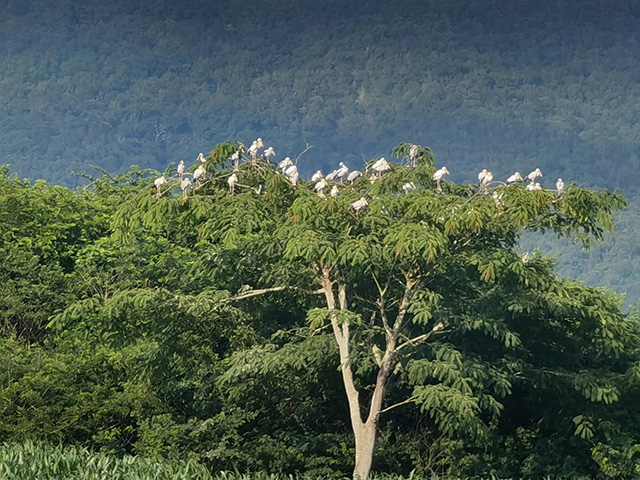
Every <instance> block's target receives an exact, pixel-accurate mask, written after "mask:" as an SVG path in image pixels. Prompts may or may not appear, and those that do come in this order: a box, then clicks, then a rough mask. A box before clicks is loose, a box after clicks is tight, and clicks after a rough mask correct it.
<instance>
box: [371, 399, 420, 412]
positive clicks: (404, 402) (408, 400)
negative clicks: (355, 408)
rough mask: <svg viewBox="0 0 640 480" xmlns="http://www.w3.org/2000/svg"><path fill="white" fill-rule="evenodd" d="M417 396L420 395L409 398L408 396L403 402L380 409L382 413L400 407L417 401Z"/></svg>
mask: <svg viewBox="0 0 640 480" xmlns="http://www.w3.org/2000/svg"><path fill="white" fill-rule="evenodd" d="M417 398H418V397H409V398H407V399H406V400H404V401H402V402H398V403H394V404H393V405H391V406H389V407H387V408H383V409H382V410H380V414H383V413H384V412H388V411H389V410H391V409H394V408H396V407H400V406H402V405H406V404H407V403H412V402H415V401H416V399H417Z"/></svg>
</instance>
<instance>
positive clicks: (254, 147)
mask: <svg viewBox="0 0 640 480" xmlns="http://www.w3.org/2000/svg"><path fill="white" fill-rule="evenodd" d="M259 148H260V146H259V145H258V143H257V142H256V141H254V142H253V143H252V144H251V146H250V147H249V153H250V154H251V163H252V164H253V165H255V164H256V156H257V155H258V149H259Z"/></svg>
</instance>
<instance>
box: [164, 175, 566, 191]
mask: <svg viewBox="0 0 640 480" xmlns="http://www.w3.org/2000/svg"><path fill="white" fill-rule="evenodd" d="M163 178H164V177H163ZM556 189H557V190H558V193H562V192H563V191H564V182H563V181H562V179H561V178H559V179H558V181H557V182H556Z"/></svg>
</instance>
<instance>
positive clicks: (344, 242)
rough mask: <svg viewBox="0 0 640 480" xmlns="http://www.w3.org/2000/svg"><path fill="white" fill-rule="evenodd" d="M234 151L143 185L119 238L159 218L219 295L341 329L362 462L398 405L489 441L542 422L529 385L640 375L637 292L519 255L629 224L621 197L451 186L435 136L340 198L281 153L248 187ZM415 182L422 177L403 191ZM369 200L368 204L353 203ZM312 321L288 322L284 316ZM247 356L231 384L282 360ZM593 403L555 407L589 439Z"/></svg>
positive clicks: (455, 432) (470, 439)
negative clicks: (179, 175) (167, 180)
mask: <svg viewBox="0 0 640 480" xmlns="http://www.w3.org/2000/svg"><path fill="white" fill-rule="evenodd" d="M235 148H236V147H235V146H234V145H230V144H223V145H221V146H219V147H217V148H216V149H215V150H214V151H213V152H212V154H211V155H210V156H209V157H208V168H207V169H208V171H209V180H208V182H206V183H205V184H204V185H202V186H200V187H199V188H198V189H197V190H195V191H194V192H193V193H192V195H191V197H190V198H188V199H187V200H184V199H182V198H180V197H173V196H171V194H170V191H169V192H167V193H166V194H163V196H161V197H156V196H154V195H152V193H151V191H149V192H147V193H146V194H145V192H141V193H140V194H138V195H137V196H135V197H132V198H131V199H130V200H129V201H128V202H127V203H126V204H124V205H123V207H122V208H121V210H120V212H119V213H118V214H117V215H116V216H115V221H114V226H115V229H116V234H117V237H118V238H120V239H127V238H132V237H133V236H135V235H136V234H137V233H138V232H140V231H145V230H146V231H151V232H155V233H156V234H158V235H162V236H164V237H166V238H168V239H169V240H170V241H172V242H175V243H176V244H177V245H181V246H185V247H189V246H192V247H193V249H194V250H195V251H197V255H196V258H195V259H193V260H192V265H191V267H190V270H189V272H190V275H192V279H191V290H192V291H191V292H188V293H189V295H192V296H193V297H192V298H193V299H194V301H195V300H197V299H198V298H199V299H200V300H202V298H203V297H202V296H201V295H202V294H201V293H199V289H200V290H202V291H207V289H213V290H215V289H219V288H221V287H222V286H224V288H225V289H226V290H227V291H229V292H231V293H230V294H229V295H228V296H226V297H224V298H223V299H220V298H219V299H218V301H221V302H223V303H225V304H228V303H233V302H242V301H246V300H247V299H255V298H257V297H259V296H262V295H271V297H269V298H271V299H273V298H277V297H273V295H274V294H276V295H281V296H286V298H289V299H295V301H298V302H300V305H302V308H303V309H305V310H307V319H308V322H309V326H310V327H311V331H314V332H316V333H317V334H318V335H323V334H325V332H326V330H327V328H329V329H330V331H331V332H332V335H333V339H334V341H335V345H336V346H337V351H338V355H339V370H340V374H341V378H342V382H343V385H344V389H345V392H346V401H347V405H348V412H349V418H350V421H351V426H352V430H353V434H354V436H355V467H354V472H353V473H354V477H356V478H357V477H360V478H362V479H366V478H367V477H368V476H369V474H370V471H371V467H372V461H373V457H374V451H375V444H376V437H377V434H378V431H379V428H380V419H381V415H382V414H383V413H385V412H387V411H390V410H392V409H394V408H395V407H398V406H401V405H406V404H409V403H411V404H415V405H417V406H418V407H419V408H420V409H421V411H423V412H424V413H425V414H427V415H428V416H429V417H430V418H431V421H432V422H433V426H434V428H435V429H436V430H437V431H438V432H439V433H440V434H441V435H444V436H448V437H451V438H453V437H454V436H455V437H456V438H459V439H463V440H464V441H465V442H467V443H468V444H469V445H473V444H481V443H483V442H485V443H486V441H487V440H488V439H489V438H491V434H492V433H495V432H496V430H497V428H498V426H499V425H501V428H503V427H504V428H513V429H515V428H517V427H521V426H522V425H524V424H526V422H534V421H536V418H535V413H531V414H530V415H529V417H528V418H527V419H526V420H523V419H519V420H517V421H512V422H511V423H508V422H507V423H505V420H504V418H503V417H502V415H503V411H504V410H505V405H507V406H508V405H509V404H510V398H509V397H510V395H511V394H512V392H513V391H514V390H515V389H517V390H518V391H519V392H520V391H523V392H526V394H527V395H529V394H530V392H531V391H533V390H536V389H543V388H547V385H548V384H549V383H553V384H554V388H557V389H558V390H559V391H562V392H564V394H567V395H568V393H567V392H571V391H576V392H578V393H579V395H581V396H582V397H583V398H585V399H586V400H587V401H588V402H594V403H604V404H609V403H613V402H616V401H617V400H618V398H619V397H620V395H622V392H623V390H624V389H625V388H627V386H628V385H629V382H627V380H628V379H629V378H631V379H633V378H635V377H634V376H633V375H632V373H627V374H626V376H625V375H624V372H625V370H627V369H629V372H633V366H634V365H633V364H632V361H633V360H635V359H636V357H635V356H634V355H636V353H635V352H636V349H637V345H638V342H637V333H636V324H635V323H633V322H630V321H626V320H625V316H624V315H622V314H621V313H620V305H619V304H618V303H617V302H615V301H614V302H611V301H610V300H606V299H604V300H603V298H604V297H603V296H602V294H599V293H598V292H597V291H593V290H590V289H587V288H586V287H583V286H580V285H577V284H575V283H572V282H570V281H563V280H561V279H559V278H558V277H557V276H555V275H554V273H553V270H552V265H551V264H550V262H549V261H547V260H545V259H543V258H540V257H538V256H535V255H528V254H527V255H526V256H525V257H524V258H523V257H522V256H521V254H520V252H518V248H519V247H518V239H519V235H520V234H521V233H522V232H524V231H527V230H529V231H542V232H544V231H547V230H548V231H552V232H554V233H555V234H557V235H558V236H561V237H567V238H569V239H572V240H574V241H580V242H583V243H584V244H585V245H589V244H590V242H592V241H593V240H598V239H600V238H601V237H602V235H603V233H604V231H605V230H610V229H612V227H613V213H614V212H615V211H616V210H618V209H619V208H621V207H622V206H624V199H623V198H622V197H621V196H619V195H617V194H615V193H610V192H608V191H590V190H586V189H582V188H579V187H577V186H575V185H571V186H569V187H568V188H567V189H566V191H562V192H556V191H552V190H546V189H541V190H529V189H527V188H526V187H525V185H524V184H523V183H516V184H511V185H504V184H501V183H498V182H496V183H494V184H492V185H489V187H488V188H486V187H483V188H479V186H477V185H456V184H453V183H449V182H443V186H442V188H440V185H437V184H436V183H435V182H434V181H433V180H432V177H433V174H434V173H435V171H436V167H435V164H434V156H433V154H432V153H431V151H430V150H429V149H428V148H422V147H419V148H417V149H415V148H414V149H413V150H411V145H408V144H400V145H399V146H398V147H396V149H395V150H394V153H395V155H396V156H397V157H398V158H399V159H401V162H400V163H399V164H395V165H392V167H391V170H390V171H389V172H386V173H385V174H383V175H381V176H379V178H378V176H376V177H375V178H374V177H369V176H368V175H367V176H365V177H361V178H359V179H357V180H356V181H355V182H354V183H353V184H341V185H339V190H340V193H339V195H338V196H337V197H333V196H329V195H321V194H320V195H319V194H317V193H316V192H315V191H314V189H313V184H310V183H306V182H302V183H301V184H299V185H297V186H295V185H292V184H290V183H289V181H288V180H287V179H286V178H285V176H284V175H281V174H279V173H277V172H274V170H273V166H271V165H268V164H266V163H258V164H257V165H250V164H249V163H247V164H244V165H241V166H240V169H239V170H238V171H236V174H237V176H238V178H239V180H238V182H239V183H238V186H236V189H235V191H234V192H233V193H232V192H230V191H229V188H228V187H227V182H226V180H227V179H228V177H229V176H230V175H231V173H232V171H231V170H230V169H229V168H228V167H227V166H226V163H225V162H226V161H227V159H228V158H229V156H230V154H231V153H232V152H233V151H234V149H235ZM410 152H412V153H411V156H412V158H411V159H409V158H408V157H409V155H410ZM410 182H412V187H413V186H415V187H416V188H407V189H405V190H403V188H402V187H403V186H404V185H406V184H407V183H410ZM260 185H262V187H263V188H262V189H261V188H259V186H260ZM259 192H261V193H259ZM362 198H364V199H366V200H367V202H366V204H364V206H362V208H360V209H356V208H354V205H352V204H353V203H354V202H356V201H358V200H359V199H362ZM190 261H191V260H190ZM203 289H204V290H203ZM197 295H200V297H197ZM186 298H187V297H185V300H184V301H187V300H186ZM272 301H275V300H272ZM209 302H210V301H209ZM253 307H255V305H253ZM309 326H307V327H304V326H302V325H299V324H298V325H296V324H295V320H294V323H293V324H292V323H291V319H289V320H286V319H285V320H282V319H280V320H278V321H277V322H276V323H274V324H273V325H271V328H272V331H273V332H275V331H277V330H278V329H280V328H285V329H290V328H291V327H295V328H304V329H305V331H306V332H309V331H310V330H309ZM262 328H268V327H266V326H265V325H264V324H263V326H262ZM316 346H317V345H316ZM258 348H260V347H258ZM305 349H306V350H305ZM308 349H309V342H299V343H295V342H293V343H289V344H287V345H286V348H283V349H282V352H283V355H282V357H281V358H285V357H286V356H287V355H288V356H289V358H291V357H292V356H293V357H296V356H297V357H298V358H300V357H302V356H304V355H305V351H307V352H308ZM630 352H631V353H630ZM620 357H624V358H623V359H622V360H620V359H619V358H620ZM235 358H236V360H237V361H234V360H233V359H234V356H232V357H231V362H230V364H229V369H228V371H227V372H226V377H225V378H223V382H226V385H227V386H228V385H232V384H233V383H234V379H236V381H238V379H243V378H245V379H246V377H247V375H248V372H250V374H252V375H259V374H264V373H265V372H266V371H268V370H269V365H262V366H261V367H260V368H255V369H252V368H250V367H248V365H250V364H251V362H252V360H251V359H252V358H254V361H258V362H264V358H263V357H260V356H259V355H256V356H254V357H252V356H250V355H248V354H247V352H246V351H242V352H238V353H237V354H236V355H235ZM299 366H300V365H297V367H299ZM621 372H622V373H621ZM550 379H554V380H553V381H551V380H550ZM625 382H627V383H625ZM631 384H633V382H631ZM238 387H239V388H246V385H243V384H242V381H240V383H238ZM628 388H631V387H628ZM511 403H512V402H511ZM560 403H562V402H560ZM584 410H585V409H584V404H583V403H580V402H577V401H576V402H570V405H562V407H560V406H559V407H558V409H557V410H556V411H555V412H554V413H555V414H556V415H557V416H558V417H559V418H560V420H559V421H560V422H565V423H566V422H568V423H569V424H571V422H573V424H574V425H575V427H576V432H577V433H578V434H579V435H580V436H583V437H588V436H589V432H591V430H592V428H593V424H592V420H590V417H589V416H588V415H587V412H586V411H584ZM525 416H526V415H525ZM518 422H520V423H518ZM523 422H524V423H523ZM585 432H586V433H585Z"/></svg>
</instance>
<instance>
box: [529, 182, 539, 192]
mask: <svg viewBox="0 0 640 480" xmlns="http://www.w3.org/2000/svg"><path fill="white" fill-rule="evenodd" d="M527 190H529V191H533V190H542V187H541V186H540V184H539V183H536V182H531V183H530V184H529V185H527Z"/></svg>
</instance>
